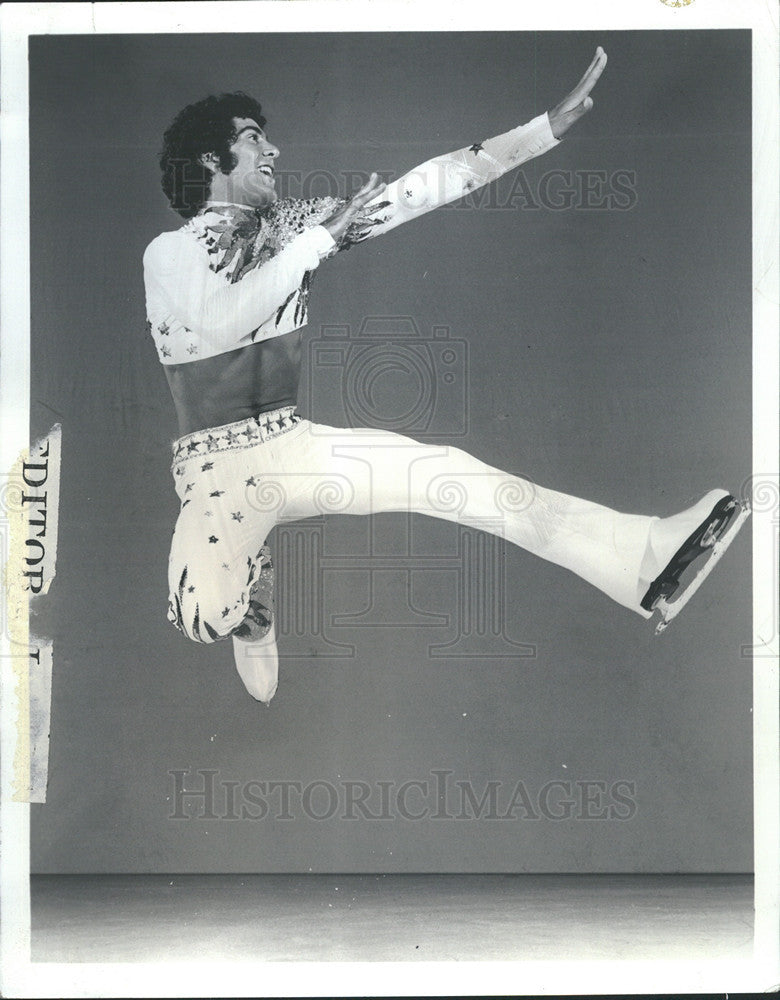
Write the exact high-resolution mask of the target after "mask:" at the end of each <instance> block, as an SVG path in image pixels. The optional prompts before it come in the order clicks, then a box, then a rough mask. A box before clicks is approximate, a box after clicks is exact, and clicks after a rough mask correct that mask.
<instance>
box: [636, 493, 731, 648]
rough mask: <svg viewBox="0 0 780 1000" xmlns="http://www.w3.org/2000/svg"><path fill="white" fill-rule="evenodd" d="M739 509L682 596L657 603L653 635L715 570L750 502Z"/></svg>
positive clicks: (670, 620)
mask: <svg viewBox="0 0 780 1000" xmlns="http://www.w3.org/2000/svg"><path fill="white" fill-rule="evenodd" d="M737 506H738V508H739V513H738V514H737V515H736V516H735V517H734V518H733V519H732V521H731V523H730V524H729V526H728V528H727V529H726V531H725V532H724V533H723V534H722V535H721V537H720V538H718V539H717V540H716V541H715V542H714V544H713V545H712V546H711V548H712V553H711V555H710V557H709V559H708V560H707V562H706V563H705V564H704V566H702V568H701V569H700V570H699V572H698V573H697V574H696V576H695V577H694V578H693V580H691V582H690V584H689V585H688V586H687V587H686V589H685V591H684V593H683V594H682V596H680V597H678V598H677V600H676V601H672V602H671V603H670V602H668V601H666V600H665V599H664V598H663V597H662V598H661V599H660V600H659V601H658V603H657V604H656V605H655V608H654V609H653V610H655V611H660V613H661V620H660V621H659V622H658V624H657V625H656V627H655V634H656V635H660V634H661V633H662V632H664V631H665V630H666V629H667V628H668V627H669V625H670V624H671V622H673V621H674V619H675V618H676V617H677V615H679V613H680V612H681V611H682V609H683V608H684V607H685V605H686V604H687V603H688V601H690V599H691V598H692V597H693V595H694V594H695V593H696V591H697V590H698V589H699V587H701V585H702V584H703V583H704V581H705V580H706V579H707V577H708V576H709V575H710V573H711V572H712V571H713V570H714V569H715V565H716V564H717V562H718V561H719V559H720V558H721V556H722V555H723V553H724V552H725V551H726V549H727V548H728V547H729V545H731V543H732V542H733V541H734V539H735V538H736V537H737V534H738V532H739V530H740V528H741V527H742V525H743V524H744V523H745V521H746V520H747V519H748V518H749V517H750V510H751V508H750V501H749V500H741V501H738V502H737Z"/></svg>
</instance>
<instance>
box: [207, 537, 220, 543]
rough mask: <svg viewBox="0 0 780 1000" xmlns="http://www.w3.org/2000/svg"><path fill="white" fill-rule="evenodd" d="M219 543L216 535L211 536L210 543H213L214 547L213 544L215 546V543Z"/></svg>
mask: <svg viewBox="0 0 780 1000" xmlns="http://www.w3.org/2000/svg"><path fill="white" fill-rule="evenodd" d="M218 541H219V539H218V538H217V536H216V535H209V542H211V544H212V545H213V544H214V543H215V542H218Z"/></svg>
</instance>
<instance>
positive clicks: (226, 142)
mask: <svg viewBox="0 0 780 1000" xmlns="http://www.w3.org/2000/svg"><path fill="white" fill-rule="evenodd" d="M234 118H252V119H254V121H256V122H257V124H258V125H259V126H260V127H261V128H263V127H264V126H265V118H264V117H263V114H262V110H261V108H260V105H259V104H258V102H257V101H256V100H255V99H254V98H253V97H250V96H249V95H248V94H245V93H243V92H242V91H240V90H239V91H236V93H234V94H220V95H219V97H215V96H214V95H212V96H210V97H206V98H204V99H203V100H202V101H198V102H197V103H196V104H190V105H188V106H187V107H186V108H184V110H183V111H180V112H179V114H178V115H176V117H175V118H174V120H173V122H172V123H171V125H170V127H169V128H168V129H167V130H166V132H165V135H164V136H163V148H162V151H161V153H160V169H161V170H162V189H163V191H164V192H165V195H166V197H167V198H168V201H169V202H170V205H171V208H172V209H173V210H174V211H175V212H178V213H179V215H181V216H183V217H184V218H185V219H191V218H192V216H193V215H196V214H197V213H198V211H199V210H200V208H201V207H202V206H203V204H204V203H205V202H206V200H207V199H208V196H209V188H210V186H211V175H210V174H209V172H208V170H207V169H206V167H204V166H203V164H202V163H201V162H200V160H201V157H202V156H204V155H205V154H206V153H214V154H215V156H216V157H217V161H218V163H219V168H220V170H222V172H223V173H226V174H229V173H230V171H231V170H232V169H233V168H234V167H235V165H236V162H237V161H236V157H235V155H234V154H233V153H231V152H230V146H231V145H232V144H233V142H235V139H236V132H235V129H234V127H233V119H234Z"/></svg>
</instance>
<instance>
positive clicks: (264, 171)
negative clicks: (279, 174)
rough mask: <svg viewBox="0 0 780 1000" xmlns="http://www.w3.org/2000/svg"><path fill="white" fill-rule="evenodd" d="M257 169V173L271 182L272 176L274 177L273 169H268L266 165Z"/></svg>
mask: <svg viewBox="0 0 780 1000" xmlns="http://www.w3.org/2000/svg"><path fill="white" fill-rule="evenodd" d="M257 169H258V170H259V172H260V173H261V174H265V176H266V177H270V178H271V180H273V176H274V169H273V167H269V166H267V165H264V166H262V167H258V168H257Z"/></svg>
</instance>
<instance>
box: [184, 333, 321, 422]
mask: <svg viewBox="0 0 780 1000" xmlns="http://www.w3.org/2000/svg"><path fill="white" fill-rule="evenodd" d="M164 368H165V374H166V376H167V378H168V385H169V386H170V389H171V394H172V395H173V401H174V404H175V406H176V415H177V417H178V419H179V434H180V435H184V434H191V433H192V432H193V431H201V430H206V429H207V428H210V427H221V426H222V425H223V424H231V423H233V422H234V421H236V420H244V419H246V418H247V417H254V416H257V414H258V413H265V412H267V411H268V410H276V409H279V408H280V407H282V406H295V404H296V402H297V397H298V381H299V378H300V369H301V331H300V329H298V330H293V331H292V332H290V333H285V334H282V335H281V336H279V337H274V338H272V339H271V340H264V341H261V342H260V343H257V344H251V345H250V346H249V347H240V348H238V349H237V350H235V351H228V352H227V353H226V354H217V355H216V356H214V357H212V358H204V359H203V360H202V361H190V362H189V363H187V364H181V365H165V366H164Z"/></svg>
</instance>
